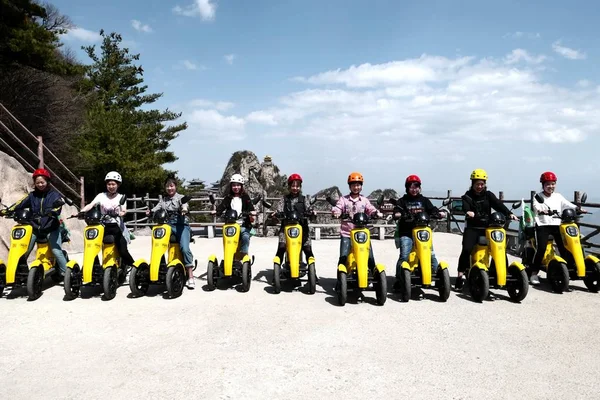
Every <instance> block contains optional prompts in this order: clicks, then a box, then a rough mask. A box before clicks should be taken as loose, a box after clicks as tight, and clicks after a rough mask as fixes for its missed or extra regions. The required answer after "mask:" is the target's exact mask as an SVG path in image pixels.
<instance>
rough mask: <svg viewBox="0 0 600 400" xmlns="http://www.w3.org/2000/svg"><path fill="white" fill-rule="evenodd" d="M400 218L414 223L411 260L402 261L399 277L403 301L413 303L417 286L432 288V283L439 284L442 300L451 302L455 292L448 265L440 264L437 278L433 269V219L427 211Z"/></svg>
mask: <svg viewBox="0 0 600 400" xmlns="http://www.w3.org/2000/svg"><path fill="white" fill-rule="evenodd" d="M390 203H392V204H394V205H396V201H395V199H392V200H390ZM440 211H446V210H440ZM446 212H447V211H446ZM400 218H403V219H404V220H406V221H411V222H414V228H413V230H412V242H413V247H412V250H411V252H410V254H409V256H408V261H402V264H401V266H400V268H401V274H400V276H399V278H398V286H399V291H400V299H401V300H402V301H404V302H406V301H409V300H410V298H411V294H412V286H413V285H414V286H419V287H423V288H430V287H431V286H432V284H435V287H436V288H437V289H438V292H439V296H440V300H441V301H446V300H448V297H450V289H451V286H450V272H449V271H448V263H446V262H444V261H440V262H439V265H438V268H437V271H435V275H433V270H432V266H431V251H432V248H433V231H432V230H431V228H430V227H429V222H430V218H431V217H430V216H429V214H427V213H426V212H424V211H423V212H420V213H417V214H416V215H412V214H411V213H410V212H408V210H403V211H402V216H401V217H400Z"/></svg>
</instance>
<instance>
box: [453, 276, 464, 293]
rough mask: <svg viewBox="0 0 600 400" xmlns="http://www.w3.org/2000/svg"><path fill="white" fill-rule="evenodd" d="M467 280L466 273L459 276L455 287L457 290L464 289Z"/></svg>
mask: <svg viewBox="0 0 600 400" xmlns="http://www.w3.org/2000/svg"><path fill="white" fill-rule="evenodd" d="M466 280H467V277H466V276H465V275H462V276H459V277H457V278H456V284H455V285H454V289H456V290H457V291H460V290H462V288H463V286H464V284H465V281H466Z"/></svg>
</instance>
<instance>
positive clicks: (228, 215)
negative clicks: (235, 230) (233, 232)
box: [225, 208, 238, 224]
mask: <svg viewBox="0 0 600 400" xmlns="http://www.w3.org/2000/svg"><path fill="white" fill-rule="evenodd" d="M237 219H238V212H237V211H236V210H234V209H233V208H230V209H229V210H227V211H226V212H225V221H226V222H228V223H230V224H231V223H233V222H235V221H237Z"/></svg>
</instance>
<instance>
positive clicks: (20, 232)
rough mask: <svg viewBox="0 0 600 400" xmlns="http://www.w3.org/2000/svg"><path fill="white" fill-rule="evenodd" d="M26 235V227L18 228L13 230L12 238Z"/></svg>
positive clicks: (17, 238)
mask: <svg viewBox="0 0 600 400" xmlns="http://www.w3.org/2000/svg"><path fill="white" fill-rule="evenodd" d="M24 236H25V229H24V228H17V229H14V230H13V231H12V238H13V239H15V240H19V239H23V237H24Z"/></svg>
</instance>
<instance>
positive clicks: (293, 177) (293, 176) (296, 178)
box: [288, 174, 302, 185]
mask: <svg viewBox="0 0 600 400" xmlns="http://www.w3.org/2000/svg"><path fill="white" fill-rule="evenodd" d="M294 181H300V183H302V177H301V176H300V175H299V174H291V175H290V177H289V178H288V185H291V184H292V182H294Z"/></svg>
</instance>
